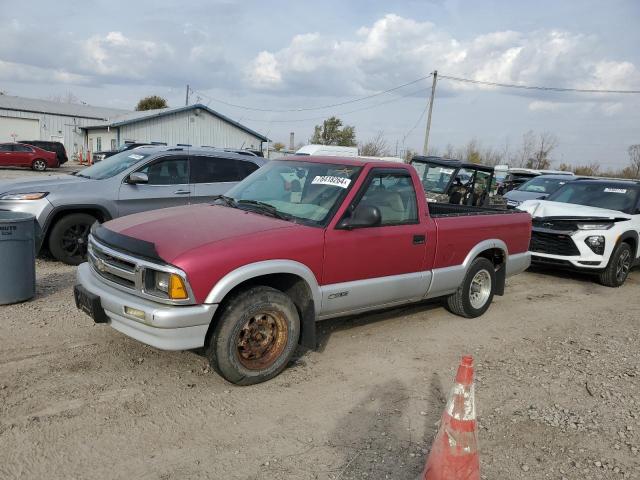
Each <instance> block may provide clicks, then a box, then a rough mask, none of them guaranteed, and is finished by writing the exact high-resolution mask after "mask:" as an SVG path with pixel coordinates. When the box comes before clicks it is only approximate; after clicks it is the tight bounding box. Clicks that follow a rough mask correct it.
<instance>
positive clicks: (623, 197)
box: [518, 179, 640, 287]
mask: <svg viewBox="0 0 640 480" xmlns="http://www.w3.org/2000/svg"><path fill="white" fill-rule="evenodd" d="M518 208H519V209H520V210H524V211H526V212H529V213H530V214H531V216H532V217H533V232H532V234H531V245H530V247H529V250H530V251H531V261H532V263H536V264H545V265H552V266H558V267H565V268H570V269H574V270H581V271H585V272H591V273H594V274H597V275H598V277H599V279H600V283H602V284H603V285H606V286H609V287H619V286H620V285H622V284H623V283H624V282H625V280H626V279H627V276H628V274H629V270H631V268H632V267H633V266H634V265H637V264H638V263H639V257H640V249H639V248H638V245H639V235H640V182H637V181H631V180H606V179H601V180H600V179H598V180H595V179H581V180H576V181H573V182H570V183H567V184H566V185H564V186H562V187H561V188H560V189H558V190H557V191H556V192H554V193H553V194H551V195H550V196H549V197H547V199H546V200H527V201H525V202H522V203H521V204H520V205H519V206H518Z"/></svg>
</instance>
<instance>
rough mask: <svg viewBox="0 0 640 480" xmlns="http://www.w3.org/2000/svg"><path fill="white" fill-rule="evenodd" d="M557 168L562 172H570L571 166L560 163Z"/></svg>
mask: <svg viewBox="0 0 640 480" xmlns="http://www.w3.org/2000/svg"><path fill="white" fill-rule="evenodd" d="M558 170H561V171H563V172H571V171H573V168H572V167H571V165H569V164H568V163H561V164H560V166H559V167H558Z"/></svg>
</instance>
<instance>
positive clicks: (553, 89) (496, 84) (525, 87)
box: [440, 75, 640, 94]
mask: <svg viewBox="0 0 640 480" xmlns="http://www.w3.org/2000/svg"><path fill="white" fill-rule="evenodd" d="M440 78H446V79H448V80H453V81H455V82H463V83H473V84H478V85H488V86H491V87H503V88H520V89H523V90H544V91H550V92H576V93H621V94H638V93H640V90H598V89H585V88H562V87H543V86H535V85H520V84H514V83H499V82H487V81H483V80H472V79H470V78H462V77H454V76H451V75H440Z"/></svg>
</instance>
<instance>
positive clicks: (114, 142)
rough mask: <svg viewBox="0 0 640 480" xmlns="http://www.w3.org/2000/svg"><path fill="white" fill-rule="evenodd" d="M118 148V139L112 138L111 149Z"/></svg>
mask: <svg viewBox="0 0 640 480" xmlns="http://www.w3.org/2000/svg"><path fill="white" fill-rule="evenodd" d="M115 149H116V139H115V138H112V139H111V150H115Z"/></svg>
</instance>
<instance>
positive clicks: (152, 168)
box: [138, 157, 189, 185]
mask: <svg viewBox="0 0 640 480" xmlns="http://www.w3.org/2000/svg"><path fill="white" fill-rule="evenodd" d="M138 172H140V173H146V174H147V176H148V177H149V183H148V184H147V185H183V184H187V183H189V162H188V161H187V159H186V158H184V157H171V158H163V159H161V160H158V161H157V162H152V163H149V164H147V165H145V166H144V167H142V168H141V169H140V170H138Z"/></svg>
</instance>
